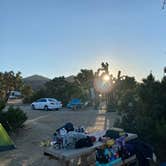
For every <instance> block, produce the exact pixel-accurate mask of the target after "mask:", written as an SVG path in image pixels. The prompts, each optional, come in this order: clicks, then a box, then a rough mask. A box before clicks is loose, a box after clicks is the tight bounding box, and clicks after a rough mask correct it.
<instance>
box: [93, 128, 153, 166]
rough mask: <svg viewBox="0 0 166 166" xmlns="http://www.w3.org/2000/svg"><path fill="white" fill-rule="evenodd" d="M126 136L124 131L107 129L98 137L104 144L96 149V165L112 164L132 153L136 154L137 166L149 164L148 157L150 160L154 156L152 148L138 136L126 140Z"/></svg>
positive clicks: (119, 161) (109, 165) (105, 165)
mask: <svg viewBox="0 0 166 166" xmlns="http://www.w3.org/2000/svg"><path fill="white" fill-rule="evenodd" d="M127 137H128V134H127V133H125V132H124V131H116V130H107V131H106V133H105V135H104V136H103V137H101V138H99V141H102V142H104V145H103V146H102V147H101V148H98V149H97V150H96V166H112V165H114V164H118V163H122V161H124V160H125V159H128V158H130V157H131V156H133V155H136V158H137V160H138V163H139V166H150V164H149V159H151V160H152V159H153V156H154V152H153V148H152V147H151V146H150V145H148V144H146V143H144V142H142V141H140V140H139V139H138V138H137V139H134V140H130V141H126V139H127Z"/></svg>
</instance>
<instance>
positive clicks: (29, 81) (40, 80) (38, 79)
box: [23, 74, 74, 91]
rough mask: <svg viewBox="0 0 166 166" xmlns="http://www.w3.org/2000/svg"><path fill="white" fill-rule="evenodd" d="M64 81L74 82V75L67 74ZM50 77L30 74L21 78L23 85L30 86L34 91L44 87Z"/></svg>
mask: <svg viewBox="0 0 166 166" xmlns="http://www.w3.org/2000/svg"><path fill="white" fill-rule="evenodd" d="M65 79H66V81H68V82H70V83H72V82H74V76H73V75H71V76H68V77H66V78H65ZM50 80H51V79H49V78H47V77H44V76H41V75H37V74H35V75H32V76H29V77H26V78H23V82H24V83H25V85H28V86H31V87H32V89H33V90H34V91H37V90H39V89H41V88H42V87H44V85H45V83H47V82H48V81H50Z"/></svg>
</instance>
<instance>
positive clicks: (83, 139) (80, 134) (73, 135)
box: [51, 122, 96, 149]
mask: <svg viewBox="0 0 166 166" xmlns="http://www.w3.org/2000/svg"><path fill="white" fill-rule="evenodd" d="M95 141H96V139H95V138H94V137H93V136H91V137H90V136H88V135H87V133H86V131H85V128H84V127H83V126H81V127H78V128H74V126H73V124H72V123H70V122H68V123H66V124H65V125H64V126H62V127H60V128H59V129H57V130H56V132H55V133H54V136H53V141H52V142H51V145H52V146H54V147H55V148H58V149H62V148H65V149H75V148H76V149H77V148H83V147H90V146H93V142H95Z"/></svg>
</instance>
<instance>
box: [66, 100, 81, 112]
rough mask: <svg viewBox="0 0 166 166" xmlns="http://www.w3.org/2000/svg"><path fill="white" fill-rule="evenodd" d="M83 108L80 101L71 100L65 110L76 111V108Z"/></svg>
mask: <svg viewBox="0 0 166 166" xmlns="http://www.w3.org/2000/svg"><path fill="white" fill-rule="evenodd" d="M82 106H83V103H82V102H81V100H80V99H77V98H75V99H72V100H71V101H70V102H69V103H68V104H67V108H71V109H77V108H81V107H82Z"/></svg>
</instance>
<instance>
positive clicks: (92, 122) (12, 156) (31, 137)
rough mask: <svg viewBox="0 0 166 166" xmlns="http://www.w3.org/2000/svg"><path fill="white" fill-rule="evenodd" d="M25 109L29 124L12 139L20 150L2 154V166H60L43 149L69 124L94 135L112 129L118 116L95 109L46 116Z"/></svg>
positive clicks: (50, 113) (49, 113)
mask: <svg viewBox="0 0 166 166" xmlns="http://www.w3.org/2000/svg"><path fill="white" fill-rule="evenodd" d="M21 108H22V109H23V110H25V112H26V113H27V115H28V120H27V121H26V123H25V126H24V128H22V129H21V130H20V132H19V131H18V133H17V134H16V135H15V134H14V135H12V136H11V138H12V140H14V143H15V145H16V149H14V150H11V151H5V152H1V157H0V166H6V165H8V166H30V165H33V166H38V165H41V166H46V165H50V166H54V165H56V164H57V163H56V161H55V160H48V158H47V157H45V156H44V155H43V147H40V143H41V141H43V140H45V139H48V138H52V134H53V133H54V132H55V130H56V129H57V128H58V127H60V126H61V125H62V124H64V123H66V122H72V123H73V124H74V125H76V126H79V125H80V124H81V125H83V126H85V127H86V128H87V129H88V131H89V132H94V131H98V130H101V129H105V128H109V127H112V125H113V122H114V120H115V118H116V116H117V115H116V113H106V112H105V111H97V110H94V109H91V110H80V111H77V112H75V111H67V110H63V109H62V110H60V111H55V112H52V111H49V112H45V111H40V110H35V111H34V110H31V107H30V106H27V105H25V106H21ZM92 114H93V116H92ZM66 117H67V120H66ZM57 166H58V165H57Z"/></svg>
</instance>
